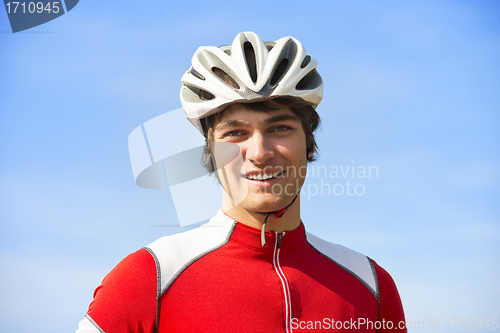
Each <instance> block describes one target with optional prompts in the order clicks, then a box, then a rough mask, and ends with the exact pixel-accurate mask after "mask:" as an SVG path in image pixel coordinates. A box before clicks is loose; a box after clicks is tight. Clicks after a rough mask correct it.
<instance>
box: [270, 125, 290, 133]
mask: <svg viewBox="0 0 500 333" xmlns="http://www.w3.org/2000/svg"><path fill="white" fill-rule="evenodd" d="M291 129H292V128H291V127H290V126H285V125H278V126H276V127H275V128H273V131H274V132H285V131H288V130H291Z"/></svg>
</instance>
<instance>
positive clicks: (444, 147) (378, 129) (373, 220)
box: [0, 0, 500, 333]
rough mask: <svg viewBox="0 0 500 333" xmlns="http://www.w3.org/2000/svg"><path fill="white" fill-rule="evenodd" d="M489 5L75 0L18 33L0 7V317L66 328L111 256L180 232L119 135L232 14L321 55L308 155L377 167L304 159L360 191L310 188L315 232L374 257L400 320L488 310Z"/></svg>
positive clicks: (495, 264)
mask: <svg viewBox="0 0 500 333" xmlns="http://www.w3.org/2000/svg"><path fill="white" fill-rule="evenodd" d="M499 17H500V4H499V3H498V2H497V1H487V0H480V1H419V2H400V1H378V2H376V3H375V2H371V1H356V2H354V1H353V2H341V1H311V2H307V3H306V2H304V1H287V2H273V3H269V2H266V1H253V2H250V3H249V2H238V3H236V2H228V1H219V2H215V3H210V4H209V3H207V2H202V1H192V2H189V3H188V2H176V3H173V2H159V1H151V2H137V1H134V2H132V1H125V0H124V1H120V2H119V4H118V3H104V2H102V1H99V2H97V1H80V3H79V4H78V5H77V6H76V7H75V8H74V9H73V10H72V11H71V12H69V13H68V14H65V15H63V16H61V17H60V18H58V19H56V20H54V21H51V22H49V23H46V24H44V25H41V26H39V27H35V28H33V29H30V30H27V31H25V32H20V33H16V34H12V33H11V31H10V26H9V23H8V20H7V15H6V13H5V11H3V10H0V91H1V98H0V156H1V163H0V171H1V172H0V267H1V270H2V274H0V299H1V300H2V301H1V303H0V323H1V326H2V331H5V332H14V331H15V332H19V333H21V332H35V331H36V332H67V331H70V332H71V331H73V330H76V328H77V323H78V321H79V320H81V319H82V318H83V316H84V314H85V312H86V309H87V307H88V304H89V303H90V301H91V300H92V293H93V291H94V289H95V287H97V286H98V285H99V283H100V281H101V280H102V278H103V277H104V275H105V274H106V273H107V272H109V271H110V270H111V269H112V268H113V267H114V266H115V265H116V264H117V263H118V262H119V261H120V260H121V259H122V258H124V257H125V256H126V255H128V254H129V253H131V252H133V251H135V250H137V249H139V248H141V247H143V246H146V245H148V244H149V243H151V242H152V241H154V240H155V239H157V238H159V237H161V236H163V235H168V234H172V233H175V232H180V231H182V229H180V228H175V226H176V225H178V222H177V217H176V214H175V210H174V205H173V202H172V198H171V196H170V194H169V192H168V191H167V190H145V189H142V188H139V187H138V186H136V185H135V184H134V179H133V175H132V170H131V167H130V160H129V156H128V148H127V138H128V135H129V134H130V133H131V132H132V130H133V129H134V128H136V127H137V126H139V125H141V124H143V123H144V122H146V121H148V120H150V119H152V118H154V117H156V116H158V115H161V114H163V113H165V112H167V111H170V110H174V109H177V108H179V107H180V101H179V97H178V96H179V89H180V78H181V76H182V74H183V73H184V72H185V71H186V70H187V69H188V68H189V66H190V59H191V56H192V55H193V53H194V51H195V50H196V49H197V48H198V46H200V45H223V44H229V43H231V41H232V40H233V38H234V37H235V36H236V34H237V33H238V32H241V31H254V32H256V33H257V34H259V35H260V36H261V37H262V38H263V39H265V40H276V39H278V38H280V37H283V36H288V35H291V36H294V37H295V38H297V39H299V40H300V41H301V42H302V44H303V45H304V46H305V48H306V50H307V51H308V53H309V54H311V55H312V56H313V57H314V58H315V59H316V60H317V61H318V63H319V67H318V71H319V73H320V74H321V75H322V77H323V79H324V81H325V90H324V99H323V103H322V104H321V105H320V107H319V108H318V111H319V113H320V115H321V117H322V120H323V123H322V127H321V129H320V131H319V133H318V142H319V146H320V158H319V160H318V161H317V162H315V164H313V165H312V166H314V167H315V168H318V167H319V166H324V167H326V168H331V167H338V168H340V167H343V168H344V169H346V168H347V167H352V166H356V167H359V166H361V167H363V166H364V167H369V166H376V168H377V170H378V175H377V176H376V177H375V175H372V177H370V178H359V177H351V176H349V175H346V177H343V176H340V177H338V178H334V177H322V178H318V177H310V179H308V180H307V183H306V186H310V187H309V189H311V190H312V188H313V187H314V184H315V185H316V186H319V187H318V189H319V188H321V185H322V183H321V181H323V185H324V184H328V185H330V187H333V186H335V185H336V184H341V185H342V184H345V183H346V182H347V181H350V182H351V183H352V184H362V185H363V188H364V189H365V191H364V193H363V195H352V196H349V195H347V194H346V193H344V194H342V195H335V194H332V193H330V194H328V193H325V192H324V193H323V195H314V196H310V199H309V200H308V199H307V198H305V196H303V198H302V218H303V220H304V223H305V225H306V228H307V229H308V231H310V232H313V233H315V234H316V235H318V236H321V237H323V238H325V239H327V240H329V241H331V242H334V243H340V244H343V245H345V246H348V247H350V248H352V249H354V250H357V251H359V252H362V253H364V254H366V255H368V256H370V257H371V258H373V259H375V260H376V261H377V262H378V263H379V264H380V265H381V266H383V267H384V268H385V269H387V270H388V271H389V272H390V273H391V275H392V276H393V278H394V280H395V281H396V283H397V285H398V287H399V291H400V294H401V298H402V301H403V305H404V308H405V312H406V316H407V319H408V320H409V321H424V323H425V325H426V326H425V327H426V328H428V323H429V320H430V319H432V320H434V321H435V320H437V319H439V320H440V329H439V330H440V331H445V330H446V319H448V318H449V319H451V318H458V319H459V320H460V319H464V320H465V323H467V321H468V319H469V318H474V319H477V318H481V319H482V320H483V321H485V320H486V319H490V321H491V319H492V318H495V317H499V315H498V314H499V313H500V303H499V302H498V299H500V287H499V285H498V282H497V276H498V275H499V273H500V258H499V257H500V255H499V254H500V214H499V213H500V209H499V205H498V202H499V188H500V176H499V170H500V168H499V167H500V158H499V148H500V147H499V146H500V145H499V143H500V135H499V131H498V128H499V125H500V121H499V120H500V119H499V118H500V117H499V114H500V113H499V107H500V94H499V91H500V66H499V64H498V63H499V62H498V59H500V20H499ZM182 135H183V133H179V138H180V139H182ZM327 188H328V187H327V186H324V187H323V189H327ZM339 188H340V187H337V189H339ZM359 188H360V187H358V189H359ZM337 193H338V192H337ZM157 225H170V227H165V226H164V227H153V226H157ZM20 323H22V325H21V324H20ZM20 325H21V326H20ZM460 325H461V323H459V325H457V326H460ZM466 330H467V329H461V328H458V327H456V328H455V329H454V330H453V331H454V332H461V331H466ZM426 331H427V330H426ZM433 331H437V330H433ZM467 331H468V330H467Z"/></svg>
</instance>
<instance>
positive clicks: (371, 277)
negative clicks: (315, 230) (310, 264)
mask: <svg viewBox="0 0 500 333" xmlns="http://www.w3.org/2000/svg"><path fill="white" fill-rule="evenodd" d="M307 241H308V243H309V244H310V245H311V246H312V247H313V248H315V249H316V250H317V251H318V252H320V253H321V254H322V255H324V256H326V257H327V258H329V259H330V260H332V261H333V262H334V263H335V264H337V265H339V266H341V267H342V268H343V269H345V270H346V271H347V272H349V273H350V274H352V275H353V276H354V277H356V278H357V279H358V280H360V281H361V282H362V283H363V284H364V285H365V286H366V287H367V288H368V289H370V291H371V292H372V293H373V294H374V296H375V297H376V298H377V301H378V302H379V311H380V313H379V316H380V319H385V320H391V321H392V322H393V323H399V322H400V321H404V312H403V306H402V303H401V299H400V297H399V293H398V290H397V287H396V284H395V283H394V280H393V279H392V277H391V275H390V274H389V273H388V272H387V271H386V270H385V269H383V268H382V267H381V266H379V265H378V264H377V263H376V262H375V261H374V260H373V259H371V258H369V257H367V256H365V255H364V254H361V253H359V252H356V251H353V250H351V249H349V248H347V247H345V246H342V245H339V244H333V243H330V242H328V241H326V240H323V239H321V238H319V237H316V236H314V235H312V234H310V233H307Z"/></svg>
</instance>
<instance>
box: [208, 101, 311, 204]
mask: <svg viewBox="0 0 500 333" xmlns="http://www.w3.org/2000/svg"><path fill="white" fill-rule="evenodd" d="M250 107H251V106H249V107H248V108H247V107H246V106H245V105H244V104H235V105H232V106H230V107H229V108H228V109H226V111H224V113H223V114H222V116H221V118H220V120H219V122H218V123H217V124H216V125H215V126H214V132H213V134H214V142H228V143H233V144H236V145H237V146H238V147H239V149H240V152H241V158H239V159H235V160H234V161H233V162H232V163H230V164H228V165H227V166H226V167H225V168H224V170H225V175H224V174H223V173H222V172H220V171H219V177H220V179H221V182H222V184H223V186H224V187H225V188H226V190H227V191H228V192H229V193H230V194H231V196H232V197H233V198H235V197H238V196H239V197H240V198H242V199H243V200H242V201H241V200H238V202H239V201H241V203H239V205H240V206H242V207H243V208H245V209H246V210H248V211H253V212H267V211H275V210H279V209H281V208H283V207H285V206H286V205H288V204H289V203H290V202H291V201H292V200H293V198H294V197H295V195H296V194H297V192H298V191H299V189H300V188H301V187H302V185H303V183H304V179H305V175H306V167H307V156H306V136H305V133H304V130H303V128H302V124H301V121H300V120H299V119H298V118H297V117H296V116H295V115H294V113H293V112H292V111H291V110H290V109H289V108H285V109H281V110H276V111H270V112H260V111H255V110H252V109H250ZM311 155H312V153H311ZM216 158H217V154H216ZM237 161H239V162H237ZM225 195H226V194H225Z"/></svg>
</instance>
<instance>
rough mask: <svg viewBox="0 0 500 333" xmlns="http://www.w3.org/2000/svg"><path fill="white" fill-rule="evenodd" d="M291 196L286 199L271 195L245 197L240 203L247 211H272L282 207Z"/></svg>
mask: <svg viewBox="0 0 500 333" xmlns="http://www.w3.org/2000/svg"><path fill="white" fill-rule="evenodd" d="M292 200H293V198H290V199H288V197H286V198H282V197H277V196H272V197H270V198H247V199H245V200H244V201H243V202H242V203H241V204H240V205H241V206H242V207H243V208H245V209H246V210H248V211H251V212H255V213H265V212H274V211H277V210H280V209H282V208H284V207H285V206H286V205H288V204H289V203H290V202H289V201H292Z"/></svg>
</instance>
